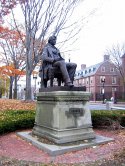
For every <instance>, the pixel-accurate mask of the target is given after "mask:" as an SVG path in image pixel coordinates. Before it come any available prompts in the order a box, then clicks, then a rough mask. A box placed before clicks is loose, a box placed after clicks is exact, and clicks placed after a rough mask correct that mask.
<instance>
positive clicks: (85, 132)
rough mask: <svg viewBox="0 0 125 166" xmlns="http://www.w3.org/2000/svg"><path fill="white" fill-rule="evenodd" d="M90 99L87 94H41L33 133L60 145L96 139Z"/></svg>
mask: <svg viewBox="0 0 125 166" xmlns="http://www.w3.org/2000/svg"><path fill="white" fill-rule="evenodd" d="M89 97H90V93H89V92H84V91H73V90H72V91H49V92H47V91H46V92H39V93H38V94H37V110H36V117H35V125H34V128H33V131H32V133H33V134H35V135H37V136H41V137H44V138H48V139H49V140H52V141H53V142H55V143H57V144H62V143H67V142H73V141H78V140H84V139H91V138H95V134H94V131H93V129H92V122H91V113H90V110H89V107H88V101H89Z"/></svg>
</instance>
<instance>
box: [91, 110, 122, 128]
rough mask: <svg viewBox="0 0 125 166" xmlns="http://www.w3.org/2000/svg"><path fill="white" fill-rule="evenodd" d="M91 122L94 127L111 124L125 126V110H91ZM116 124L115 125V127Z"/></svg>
mask: <svg viewBox="0 0 125 166" xmlns="http://www.w3.org/2000/svg"><path fill="white" fill-rule="evenodd" d="M91 115H92V124H93V127H94V128H99V127H106V126H107V127H108V126H112V125H113V124H116V125H120V126H125V111H124V110H115V111H114V110H113V111H109V110H104V111H103V110H100V111H99V110H95V111H92V112H91ZM117 127H118V126H116V128H117Z"/></svg>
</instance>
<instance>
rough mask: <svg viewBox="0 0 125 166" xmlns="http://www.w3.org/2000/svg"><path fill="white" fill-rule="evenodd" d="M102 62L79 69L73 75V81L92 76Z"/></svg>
mask: <svg viewBox="0 0 125 166" xmlns="http://www.w3.org/2000/svg"><path fill="white" fill-rule="evenodd" d="M103 63H104V62H100V63H98V64H95V65H92V66H90V67H86V68H85V69H83V70H82V69H80V70H78V71H76V73H75V79H79V78H81V77H88V76H91V75H94V74H95V73H96V72H97V70H98V68H99V67H100V66H101V65H102V64H103Z"/></svg>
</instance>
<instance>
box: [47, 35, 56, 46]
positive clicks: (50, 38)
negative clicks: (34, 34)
mask: <svg viewBox="0 0 125 166" xmlns="http://www.w3.org/2000/svg"><path fill="white" fill-rule="evenodd" d="M56 39H57V38H56V36H54V35H53V36H50V37H49V39H48V43H50V44H51V45H55V44H56Z"/></svg>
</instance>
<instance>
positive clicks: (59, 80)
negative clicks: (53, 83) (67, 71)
mask: <svg viewBox="0 0 125 166" xmlns="http://www.w3.org/2000/svg"><path fill="white" fill-rule="evenodd" d="M57 82H58V86H61V78H57Z"/></svg>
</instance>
